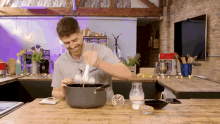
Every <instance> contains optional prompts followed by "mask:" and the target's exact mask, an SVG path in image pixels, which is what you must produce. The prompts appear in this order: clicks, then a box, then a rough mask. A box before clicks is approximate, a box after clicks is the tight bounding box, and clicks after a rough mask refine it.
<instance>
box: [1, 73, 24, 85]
mask: <svg viewBox="0 0 220 124" xmlns="http://www.w3.org/2000/svg"><path fill="white" fill-rule="evenodd" d="M25 76H26V75H11V76H9V75H7V76H0V84H5V83H10V82H14V81H16V80H17V79H18V78H22V77H25Z"/></svg>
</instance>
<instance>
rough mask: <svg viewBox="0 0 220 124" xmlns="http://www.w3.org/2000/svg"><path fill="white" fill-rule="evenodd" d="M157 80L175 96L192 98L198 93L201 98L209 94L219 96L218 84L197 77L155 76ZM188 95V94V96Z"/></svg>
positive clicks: (219, 85)
mask: <svg viewBox="0 0 220 124" xmlns="http://www.w3.org/2000/svg"><path fill="white" fill-rule="evenodd" d="M157 82H158V83H159V84H160V85H162V86H163V87H165V88H167V89H169V90H171V91H172V92H173V93H174V94H175V95H176V97H177V98H188V97H191V98H193V97H194V96H196V97H197V98H199V97H198V96H199V95H200V96H201V98H204V97H206V96H205V95H209V96H208V97H209V98H210V97H211V96H213V98H220V84H219V83H216V82H213V81H209V80H205V79H202V78H198V77H194V76H193V77H191V78H189V77H183V78H180V77H178V78H176V76H171V77H170V78H168V77H165V78H161V77H160V78H157ZM189 95H190V96H189Z"/></svg>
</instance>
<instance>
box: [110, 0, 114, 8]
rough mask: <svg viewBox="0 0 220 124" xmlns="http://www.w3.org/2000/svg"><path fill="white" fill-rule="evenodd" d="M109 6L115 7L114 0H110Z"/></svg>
mask: <svg viewBox="0 0 220 124" xmlns="http://www.w3.org/2000/svg"><path fill="white" fill-rule="evenodd" d="M110 8H115V1H114V0H111V6H110Z"/></svg>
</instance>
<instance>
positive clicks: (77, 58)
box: [70, 54, 80, 61]
mask: <svg viewBox="0 0 220 124" xmlns="http://www.w3.org/2000/svg"><path fill="white" fill-rule="evenodd" d="M70 55H71V54H70ZM71 56H72V58H73V59H75V60H76V61H80V56H74V55H71Z"/></svg>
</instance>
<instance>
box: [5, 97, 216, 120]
mask: <svg viewBox="0 0 220 124" xmlns="http://www.w3.org/2000/svg"><path fill="white" fill-rule="evenodd" d="M40 100H42V99H35V100H34V101H33V102H31V103H29V104H27V105H25V106H23V107H21V108H20V109H18V110H16V111H14V112H12V113H10V114H9V115H6V116H5V117H3V118H2V119H1V122H8V123H10V122H12V123H13V124H29V123H32V124H55V123H59V124H155V123H160V124H161V123H163V124H164V123H166V124H171V123H178V124H180V123H190V124H191V123H206V124H208V123H220V99H180V101H181V102H182V104H168V105H167V106H166V107H164V108H163V109H161V110H154V112H153V113H152V114H148V115H145V114H142V113H141V112H140V111H137V110H133V109H132V107H131V103H130V101H129V100H126V102H125V105H124V106H122V107H120V108H116V107H113V106H112V105H111V102H107V103H106V105H105V106H103V107H101V108H96V109H77V108H71V107H69V106H68V105H67V104H66V102H65V101H59V102H58V103H57V104H56V105H41V104H38V103H39V101H40Z"/></svg>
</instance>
